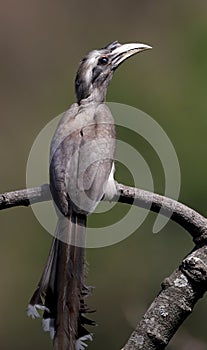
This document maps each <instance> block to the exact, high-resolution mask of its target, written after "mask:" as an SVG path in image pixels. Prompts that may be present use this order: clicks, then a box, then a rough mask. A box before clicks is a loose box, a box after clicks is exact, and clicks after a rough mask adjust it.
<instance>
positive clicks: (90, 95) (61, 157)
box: [28, 42, 150, 350]
mask: <svg viewBox="0 0 207 350" xmlns="http://www.w3.org/2000/svg"><path fill="white" fill-rule="evenodd" d="M147 48H150V47H149V46H147V45H144V44H125V45H121V44H120V43H118V42H113V43H111V44H109V45H108V46H106V47H105V48H103V49H100V50H94V51H91V52H90V53H89V54H88V55H87V56H86V57H85V58H84V59H83V60H82V61H81V63H80V66H79V69H78V72H77V76H76V80H75V88H76V96H77V103H74V104H73V105H72V106H71V107H70V108H69V110H68V111H66V112H65V113H64V115H63V117H62V119H61V121H60V123H59V125H58V127H57V130H56V132H55V134H54V136H53V139H52V142H51V148H50V189H51V193H52V197H53V200H54V203H55V206H56V209H57V215H58V224H57V229H56V233H55V238H54V241H53V244H52V247H51V251H50V254H49V258H48V261H47V263H46V267H45V270H44V272H43V275H42V277H41V280H40V282H39V284H38V288H37V290H36V291H35V293H34V294H33V297H32V299H31V301H30V304H29V306H28V314H29V315H30V316H32V317H35V316H37V315H38V312H37V309H38V308H39V309H41V310H43V311H44V314H43V328H44V330H46V331H50V333H51V336H52V338H53V339H54V347H55V349H56V350H74V349H76V350H82V349H84V347H85V345H84V342H85V341H86V340H91V335H90V334H89V332H88V331H87V330H86V329H85V325H87V324H89V325H92V324H93V322H92V321H90V320H88V319H87V318H86V316H85V314H86V313H87V311H89V310H88V309H87V306H86V305H85V297H86V296H87V295H88V294H89V288H88V287H86V285H85V282H84V246H85V235H86V221H87V216H88V215H89V214H90V213H92V212H93V211H94V209H95V207H96V206H97V205H98V203H99V202H100V200H101V199H102V197H103V196H104V195H107V196H108V198H112V197H113V195H114V194H115V193H116V185H115V181H114V180H113V176H110V174H111V175H113V172H114V167H113V161H114V152H115V137H116V134H115V126H114V120H113V117H112V115H111V112H110V110H109V108H108V107H107V106H106V105H105V103H104V101H105V98H106V93H107V87H108V84H109V82H110V80H111V78H112V76H113V72H114V70H115V69H116V68H117V67H118V66H119V64H120V63H121V62H122V61H124V60H125V59H126V58H128V57H130V56H131V55H133V54H135V53H137V52H139V51H143V50H145V49H147ZM109 182H110V183H109Z"/></svg>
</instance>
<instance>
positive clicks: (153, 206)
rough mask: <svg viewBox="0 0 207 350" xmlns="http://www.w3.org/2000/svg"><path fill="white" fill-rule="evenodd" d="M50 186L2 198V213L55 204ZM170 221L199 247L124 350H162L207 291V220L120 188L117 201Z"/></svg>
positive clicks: (167, 202) (141, 192)
mask: <svg viewBox="0 0 207 350" xmlns="http://www.w3.org/2000/svg"><path fill="white" fill-rule="evenodd" d="M51 199H52V197H51V193H50V189H49V185H47V184H45V185H42V186H40V187H35V188H30V189H25V190H20V191H13V192H7V193H4V194H1V195H0V210H2V209H6V208H11V207H15V206H29V205H30V204H33V203H38V202H43V201H48V200H51ZM113 200H114V201H119V202H122V203H128V204H130V205H136V206H138V207H142V208H146V209H149V210H151V211H154V212H160V213H161V214H162V215H164V216H166V217H168V218H169V217H170V218H171V219H172V220H173V221H175V222H176V223H178V224H179V225H180V226H182V227H183V228H184V229H186V230H187V231H188V232H189V233H190V234H191V235H192V237H193V240H194V242H195V243H196V247H195V248H194V251H193V252H192V253H191V254H190V255H188V256H187V257H186V258H185V259H184V260H183V262H182V264H181V265H180V266H179V268H177V269H176V270H175V271H174V272H173V273H172V274H171V276H170V277H168V278H166V279H165V281H164V282H163V283H162V290H161V292H160V293H159V295H158V296H157V297H156V298H155V300H154V301H153V303H152V304H151V306H150V307H149V309H148V310H147V312H146V313H145V315H144V316H143V317H142V319H141V321H140V322H139V324H138V325H137V327H136V329H135V330H134V331H133V333H132V334H131V336H130V338H129V340H128V341H127V343H126V345H125V346H124V348H123V349H122V350H140V349H142V350H162V349H164V348H165V347H166V345H167V344H168V342H169V341H170V339H171V337H172V336H173V335H174V333H175V332H176V330H177V329H178V327H179V326H180V325H181V323H182V322H183V321H184V320H185V319H186V317H187V316H188V315H189V314H190V313H191V312H192V309H193V307H194V305H195V303H196V302H197V301H198V299H199V298H201V297H202V296H203V294H204V293H205V291H206V289H207V247H206V245H205V243H206V240H207V219H206V218H205V217H203V216H202V215H200V214H199V213H198V212H196V211H195V210H193V209H191V208H189V207H187V206H186V205H184V204H181V203H179V202H177V201H175V200H173V199H170V198H167V197H164V196H161V195H158V194H155V193H152V192H148V191H144V190H141V189H137V188H133V187H129V186H124V185H122V184H117V195H116V196H115V197H114V199H113Z"/></svg>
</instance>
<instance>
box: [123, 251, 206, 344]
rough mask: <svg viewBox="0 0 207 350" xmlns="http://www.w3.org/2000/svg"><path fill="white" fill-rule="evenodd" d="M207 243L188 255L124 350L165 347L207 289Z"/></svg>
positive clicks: (166, 283) (164, 285)
mask: <svg viewBox="0 0 207 350" xmlns="http://www.w3.org/2000/svg"><path fill="white" fill-rule="evenodd" d="M206 253H207V247H206V246H203V247H201V248H198V249H196V250H194V251H193V252H192V253H191V254H190V255H188V256H187V257H186V258H185V259H184V260H183V262H182V264H181V265H180V267H179V268H178V269H176V270H175V271H174V272H173V273H172V274H171V276H170V277H168V278H166V279H165V280H164V282H163V283H162V290H161V292H160V293H159V295H158V296H157V297H156V298H155V299H154V301H153V302H152V304H151V305H150V307H149V309H148V310H147V312H146V313H145V315H144V316H143V317H142V319H141V321H140V322H139V324H138V325H137V327H136V329H135V330H134V331H133V333H132V334H131V336H130V338H129V340H128V341H127V343H126V345H125V346H124V348H123V349H122V350H138V349H139V350H140V349H142V350H162V349H164V348H165V347H166V346H167V344H168V343H169V341H170V339H171V338H172V336H173V335H174V334H175V332H176V331H177V329H178V328H179V326H180V325H181V324H182V323H183V321H184V320H185V319H186V318H187V316H188V315H189V314H190V313H191V312H192V310H193V307H194V305H195V304H196V302H197V301H198V299H200V298H201V297H202V296H203V294H204V293H205V291H206V289H207V254H206Z"/></svg>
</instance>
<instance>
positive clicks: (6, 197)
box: [0, 184, 51, 210]
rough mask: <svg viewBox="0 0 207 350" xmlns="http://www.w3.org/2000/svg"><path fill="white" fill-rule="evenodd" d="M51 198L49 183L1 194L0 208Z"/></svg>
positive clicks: (26, 205) (25, 205) (24, 204)
mask: <svg viewBox="0 0 207 350" xmlns="http://www.w3.org/2000/svg"><path fill="white" fill-rule="evenodd" d="M48 200H51V193H50V189H49V185H47V184H45V185H42V186H39V187H33V188H28V189H25V190H19V191H12V192H6V193H3V194H0V210H2V209H7V208H11V207H17V206H24V207H28V206H29V205H31V204H33V203H39V202H44V201H48Z"/></svg>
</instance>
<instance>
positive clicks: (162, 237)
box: [0, 0, 207, 350]
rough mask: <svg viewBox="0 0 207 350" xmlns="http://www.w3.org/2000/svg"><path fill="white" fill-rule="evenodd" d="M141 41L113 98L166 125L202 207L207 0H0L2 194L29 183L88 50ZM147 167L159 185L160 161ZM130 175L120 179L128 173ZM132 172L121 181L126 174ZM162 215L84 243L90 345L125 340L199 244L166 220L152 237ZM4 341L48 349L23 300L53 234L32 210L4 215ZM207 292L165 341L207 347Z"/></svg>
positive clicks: (184, 192)
mask: <svg viewBox="0 0 207 350" xmlns="http://www.w3.org/2000/svg"><path fill="white" fill-rule="evenodd" d="M114 40H119V41H120V42H135V41H138V42H143V43H147V44H149V45H152V46H153V50H151V51H150V52H147V53H146V54H143V55H140V56H137V57H134V58H132V59H131V60H129V61H127V62H126V63H125V64H124V65H123V66H122V67H121V68H120V70H119V71H117V72H116V74H115V76H114V78H113V81H112V83H111V85H110V88H109V92H108V98H107V99H108V101H113V102H121V103H125V104H128V105H132V106H134V107H137V108H139V109H141V110H143V111H145V112H146V113H148V114H149V115H151V116H152V117H153V118H154V119H155V120H156V121H157V122H158V123H159V124H160V125H161V126H162V127H163V129H164V130H165V132H166V133H167V134H168V136H169V138H170V139H171V141H172V143H173V145H174V147H175V149H176V152H177V154H178V158H179V162H180V167H181V176H182V183H181V193H180V201H182V202H184V203H186V204H188V205H189V206H190V207H193V208H195V209H197V210H198V211H200V212H201V213H203V214H204V215H206V212H207V206H206V198H207V189H206V178H207V167H206V145H207V138H206V127H207V118H206V113H207V98H206V91H207V2H205V1H202V0H198V1H193V0H188V1H186V0H183V1H182V2H181V1H178V0H174V1H168V2H167V1H161V0H158V1H152V0H146V1H135V0H131V1H127V2H125V1H123V0H121V1H120V0H119V1H117V0H115V1H113V2H112V1H108V0H106V1H104V2H97V1H93V0H92V1H90V2H86V1H82V0H80V1H65V0H60V1H53V0H50V1H47V0H43V1H40V0H36V1H34V0H28V1H26V0H19V1H18V2H17V1H14V0H8V1H5V0H2V2H1V5H0V47H1V51H0V52H1V55H0V64H1V84H0V99H1V103H0V106H1V113H0V164H1V181H0V192H1V193H2V192H5V191H10V190H14V189H21V188H25V171H26V163H27V158H28V154H29V151H30V148H31V146H32V144H33V141H34V139H35V137H36V136H37V134H38V133H39V132H40V130H41V129H42V128H43V127H44V126H45V124H46V123H48V122H49V121H50V120H51V119H52V118H54V117H55V116H56V115H58V114H59V113H61V112H63V111H64V110H66V108H67V107H68V106H69V105H70V104H71V103H72V102H73V101H74V99H75V95H74V87H73V83H74V77H75V73H76V69H77V65H78V62H79V60H80V59H81V58H82V56H84V55H85V53H87V52H88V51H89V50H91V49H94V48H99V47H103V46H104V45H106V44H107V43H109V42H111V41H114ZM140 147H141V148H142V147H143V149H141V150H140V152H142V153H143V154H145V156H146V159H147V161H148V163H149V164H151V167H152V172H153V179H154V181H155V183H156V189H157V191H161V190H162V189H163V186H162V183H160V179H163V176H162V172H161V169H160V165H159V164H157V163H156V159H155V157H154V154H152V152H151V153H150V151H149V153H148V152H147V151H146V150H145V148H144V146H143V145H141V146H140ZM124 175H125V173H123V174H118V175H117V176H118V177H119V178H120V179H122V181H123V182H125V183H128V182H127V179H125V176H124ZM124 180H125V181H124ZM155 217H156V216H155V215H154V214H150V215H148V217H147V219H146V220H145V222H144V224H143V225H142V226H141V228H139V229H138V230H137V231H136V232H135V233H134V234H133V235H132V236H130V237H129V238H128V239H127V240H124V241H122V242H121V243H119V244H117V245H114V246H111V247H107V248H102V249H93V250H88V251H87V260H88V262H89V276H88V283H89V284H92V285H95V286H96V288H95V290H94V293H93V296H92V297H91V298H89V299H90V300H89V304H90V305H91V307H92V308H95V309H97V313H96V314H94V318H95V319H96V321H97V323H98V324H99V326H98V327H96V328H95V329H93V330H92V331H93V332H94V333H95V335H94V342H93V343H91V344H90V349H97V348H98V349H99V350H102V349H104V350H105V349H120V348H121V347H122V346H123V344H124V342H125V341H126V339H127V338H128V336H129V334H130V332H131V331H132V329H133V327H134V326H135V324H136V322H137V320H138V318H139V317H141V315H142V314H143V312H144V311H145V310H146V308H147V307H148V306H149V304H150V302H151V301H152V299H153V297H154V296H155V295H156V294H157V293H158V291H159V288H160V283H161V281H162V279H163V278H164V277H166V276H167V275H168V274H170V273H171V272H172V271H173V269H174V268H175V267H176V266H177V265H178V264H179V263H180V261H181V259H182V258H183V257H184V256H185V254H187V253H188V252H189V251H190V249H191V248H192V247H193V245H192V242H191V239H190V237H189V235H188V234H187V233H186V232H184V230H182V229H181V228H179V227H178V226H177V225H176V224H174V223H172V222H170V223H168V224H167V226H166V227H165V228H164V229H163V230H162V231H161V232H160V233H159V234H157V235H153V234H152V226H153V223H154V220H155ZM0 227H1V240H0V276H1V282H0V344H1V345H0V347H1V349H2V350H13V349H15V350H20V349H21V350H26V349H30V350H35V349H37V348H38V349H52V344H51V342H50V339H49V336H48V335H47V334H44V333H43V332H42V330H41V322H40V320H35V321H32V320H30V319H28V318H27V316H26V311H25V310H26V306H27V302H28V300H29V299H30V296H31V294H32V292H33V289H34V288H35V286H36V283H37V281H38V279H39V277H40V274H41V271H42V268H43V265H44V262H45V260H46V257H47V254H48V250H49V246H50V241H51V236H50V235H49V234H48V233H47V232H45V230H44V229H43V228H42V227H41V226H40V224H39V223H38V221H37V220H36V218H35V217H34V215H33V213H32V211H31V209H30V208H15V209H9V210H7V211H3V212H1V223H0ZM206 313H207V301H206V299H205V298H204V299H203V300H201V301H200V302H199V303H198V305H197V306H196V308H195V310H194V312H193V314H192V315H191V316H190V317H189V319H188V320H187V321H186V322H185V323H184V324H183V326H182V330H181V331H180V332H179V333H178V335H176V336H175V338H174V340H173V341H172V344H171V345H169V346H168V349H169V350H178V349H179V350H185V349H188V350H190V345H189V347H186V344H189V342H190V343H192V341H193V344H194V346H193V348H192V349H193V350H204V348H207V333H206Z"/></svg>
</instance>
